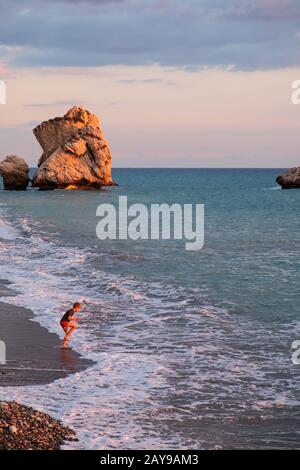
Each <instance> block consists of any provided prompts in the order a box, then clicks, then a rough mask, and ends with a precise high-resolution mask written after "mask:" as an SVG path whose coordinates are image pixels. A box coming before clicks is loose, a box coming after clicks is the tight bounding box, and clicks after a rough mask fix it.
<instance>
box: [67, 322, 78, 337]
mask: <svg viewBox="0 0 300 470" xmlns="http://www.w3.org/2000/svg"><path fill="white" fill-rule="evenodd" d="M68 328H69V331H68V333H67V334H66V338H68V339H69V337H70V336H71V334H72V333H74V331H75V330H77V323H76V322H75V321H70V322H69V323H68Z"/></svg>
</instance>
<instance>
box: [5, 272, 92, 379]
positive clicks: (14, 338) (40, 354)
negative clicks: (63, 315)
mask: <svg viewBox="0 0 300 470" xmlns="http://www.w3.org/2000/svg"><path fill="white" fill-rule="evenodd" d="M9 285H10V283H9V282H8V281H6V280H2V279H1V280H0V296H1V297H6V298H7V302H4V301H3V300H1V301H0V322H1V323H0V340H1V341H4V342H5V345H6V363H5V364H1V363H0V387H7V386H16V387H17V386H24V385H44V384H49V383H51V382H53V381H55V380H58V379H62V378H65V377H67V376H68V375H70V374H74V373H76V372H82V371H83V370H85V369H87V368H88V367H91V366H92V365H93V364H94V362H93V361H91V360H89V359H85V358H83V357H82V356H80V354H78V353H77V352H75V351H73V350H70V349H66V350H63V349H61V340H60V339H59V337H58V336H57V335H56V334H55V333H50V332H49V331H48V330H47V329H46V328H44V327H42V326H41V325H39V324H38V323H37V322H34V321H31V319H33V318H34V313H33V312H32V311H31V310H29V309H27V308H25V307H17V306H15V305H11V304H10V303H9V297H13V296H15V295H17V292H16V291H14V290H13V289H11V288H10V287H9Z"/></svg>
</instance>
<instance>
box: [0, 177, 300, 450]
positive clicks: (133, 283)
mask: <svg viewBox="0 0 300 470" xmlns="http://www.w3.org/2000/svg"><path fill="white" fill-rule="evenodd" d="M282 171H283V170H170V169H166V170H155V169H153V170H152V169H151V170H150V169H149V170H145V169H143V170H138V169H135V170H132V169H130V170H127V169H119V170H115V171H114V175H113V176H114V179H115V180H116V181H117V182H118V183H119V186H118V187H117V188H112V189H106V190H104V191H101V192H83V191H80V192H63V191H54V192H38V191H36V190H29V191H27V192H26V193H12V192H4V191H2V192H1V193H0V204H1V205H0V214H1V220H2V225H1V224H0V236H1V233H2V234H3V237H4V239H3V240H2V241H1V238H0V245H1V254H0V259H1V269H0V275H1V277H3V278H8V279H10V280H11V281H13V282H15V284H16V286H17V287H19V290H20V296H19V298H16V302H20V303H25V304H26V305H28V306H30V307H31V308H32V309H33V311H34V312H35V313H36V314H37V318H38V321H40V322H41V323H42V324H44V325H45V326H46V327H47V328H49V329H50V330H51V331H57V332H59V326H58V325H57V319H58V318H59V315H60V312H61V311H64V309H65V308H66V307H67V306H68V304H69V302H71V301H74V300H78V298H80V299H84V300H85V302H86V316H85V320H84V321H83V324H82V328H81V329H80V330H79V331H78V335H77V336H76V338H74V347H76V348H77V349H78V350H79V351H81V352H82V354H85V355H87V356H89V357H91V358H93V359H94V360H96V361H97V366H95V368H92V369H91V370H89V372H88V373H86V374H85V375H84V377H83V378H81V379H80V380H77V379H76V378H74V377H73V378H70V379H67V381H69V382H68V386H70V387H72V390H74V396H75V397H76V402H77V405H76V404H75V403H74V404H69V405H68V404H66V403H65V400H64V399H63V397H64V396H63V395H62V394H61V392H60V393H59V392H58V391H57V390H56V388H55V387H56V385H55V386H54V387H50V388H49V387H48V388H47V387H46V388H45V387H44V388H41V389H40V390H39V387H37V388H36V389H35V391H34V392H33V394H31V398H30V400H29V403H30V402H31V403H32V400H35V404H36V405H37V406H40V407H43V408H45V406H46V408H47V410H48V411H52V412H56V413H57V414H59V415H63V416H64V417H65V420H66V422H67V423H68V424H71V425H73V426H75V427H76V428H77V429H79V430H81V431H80V432H81V442H82V443H84V446H85V447H86V448H99V447H100V446H102V447H105V448H113V447H114V446H115V447H123V448H126V447H127V448H128V447H131V448H143V447H147V446H148V448H150V447H153V448H154V447H160V448H162V447H166V446H167V447H171V448H178V447H199V448H214V447H225V448H226V447H227V448H228V447H243V448H248V447H283V448H291V447H299V431H300V429H299V410H300V409H299V401H298V399H299V392H298V390H299V366H295V365H293V364H292V361H291V344H292V342H293V341H294V340H296V339H300V328H299V313H298V301H299V290H298V289H299V281H300V265H299V258H298V256H297V255H298V247H299V241H300V218H299V207H300V191H297V190H292V191H281V190H280V189H279V187H277V185H276V183H275V178H276V176H278V174H280V173H281V172H282ZM120 195H126V196H127V197H128V203H129V204H131V203H144V204H146V205H147V206H149V205H150V204H151V203H168V204H173V203H180V204H186V203H194V204H195V203H198V204H205V245H204V249H203V250H201V251H197V252H195V251H191V252H189V251H186V250H185V249H184V242H183V241H174V240H172V241H157V240H152V241H148V240H147V241H145V240H144V241H136V242H134V241H131V240H126V241H123V240H122V241H120V240H105V241H100V240H98V239H97V237H96V224H97V222H98V219H97V218H96V209H97V206H98V205H99V204H100V203H103V202H109V203H113V204H114V205H115V206H117V204H118V197H119V196H120ZM149 207H150V206H149ZM1 231H2V232H1ZM9 234H10V235H9ZM12 260H13V261H12ZM10 393H16V392H15V391H13V390H11V391H10ZM18 393H19V394H20V393H24V399H26V390H25V389H24V391H23V392H22V390H21V391H20V390H19V391H18ZM45 393H47V396H49V400H48V404H47V405H45V404H43V400H42V398H41V397H42V396H44V395H45ZM0 395H1V394H0ZM32 397H33V398H32ZM59 397H60V398H59ZM83 429H84V430H83ZM87 429H88V431H87ZM74 445H76V444H74Z"/></svg>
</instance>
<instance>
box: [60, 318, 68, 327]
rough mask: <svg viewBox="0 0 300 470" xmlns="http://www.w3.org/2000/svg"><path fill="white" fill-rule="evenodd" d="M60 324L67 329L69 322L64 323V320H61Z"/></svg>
mask: <svg viewBox="0 0 300 470" xmlns="http://www.w3.org/2000/svg"><path fill="white" fill-rule="evenodd" d="M60 324H61V326H62V327H63V328H66V326H68V324H69V322H68V321H64V320H61V322H60Z"/></svg>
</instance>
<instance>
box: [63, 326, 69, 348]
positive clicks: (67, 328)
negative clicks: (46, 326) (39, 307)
mask: <svg viewBox="0 0 300 470" xmlns="http://www.w3.org/2000/svg"><path fill="white" fill-rule="evenodd" d="M63 330H64V332H65V337H64V341H63V348H66V347H67V343H68V339H69V338H68V333H69V327H68V326H65V327H64V328H63Z"/></svg>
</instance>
